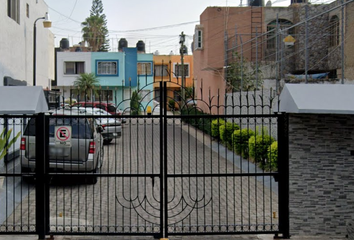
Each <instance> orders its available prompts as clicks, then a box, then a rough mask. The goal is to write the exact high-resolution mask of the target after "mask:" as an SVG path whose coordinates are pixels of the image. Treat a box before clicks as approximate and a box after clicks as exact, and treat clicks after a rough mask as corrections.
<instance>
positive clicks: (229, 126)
mask: <svg viewBox="0 0 354 240" xmlns="http://www.w3.org/2000/svg"><path fill="white" fill-rule="evenodd" d="M238 129H240V127H239V126H238V125H237V124H236V123H230V122H226V123H225V124H224V125H220V127H219V132H220V139H221V140H222V141H223V142H224V143H227V144H229V145H232V133H233V132H234V131H235V130H238Z"/></svg>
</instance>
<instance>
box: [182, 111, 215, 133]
mask: <svg viewBox="0 0 354 240" xmlns="http://www.w3.org/2000/svg"><path fill="white" fill-rule="evenodd" d="M181 115H182V116H188V115H201V117H195V118H191V117H182V121H183V122H185V123H188V124H191V125H192V126H193V127H196V128H198V129H200V130H201V131H203V132H205V133H207V134H209V135H211V126H210V125H211V121H212V119H211V118H207V117H203V115H204V116H206V115H208V114H207V113H204V112H203V111H201V110H199V109H197V108H183V109H181Z"/></svg>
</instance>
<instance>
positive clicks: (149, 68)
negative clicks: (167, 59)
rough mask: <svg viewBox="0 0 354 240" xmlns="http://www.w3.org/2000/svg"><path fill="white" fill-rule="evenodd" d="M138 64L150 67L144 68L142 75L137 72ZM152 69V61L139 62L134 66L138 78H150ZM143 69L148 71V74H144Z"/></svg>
mask: <svg viewBox="0 0 354 240" xmlns="http://www.w3.org/2000/svg"><path fill="white" fill-rule="evenodd" d="M140 64H144V65H145V64H149V65H150V67H148V68H144V73H141V72H139V65H140ZM152 67H153V62H152V61H139V62H137V64H136V71H137V75H138V76H152V74H153V71H152ZM145 69H148V73H145Z"/></svg>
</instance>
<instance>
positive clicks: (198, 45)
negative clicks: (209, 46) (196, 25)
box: [194, 29, 203, 49]
mask: <svg viewBox="0 0 354 240" xmlns="http://www.w3.org/2000/svg"><path fill="white" fill-rule="evenodd" d="M202 48H203V31H202V30H201V29H195V33H194V49H202Z"/></svg>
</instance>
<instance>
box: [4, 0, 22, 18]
mask: <svg viewBox="0 0 354 240" xmlns="http://www.w3.org/2000/svg"><path fill="white" fill-rule="evenodd" d="M7 16H9V17H10V18H12V19H13V20H15V21H16V22H17V23H18V24H19V23H20V0H7Z"/></svg>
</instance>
